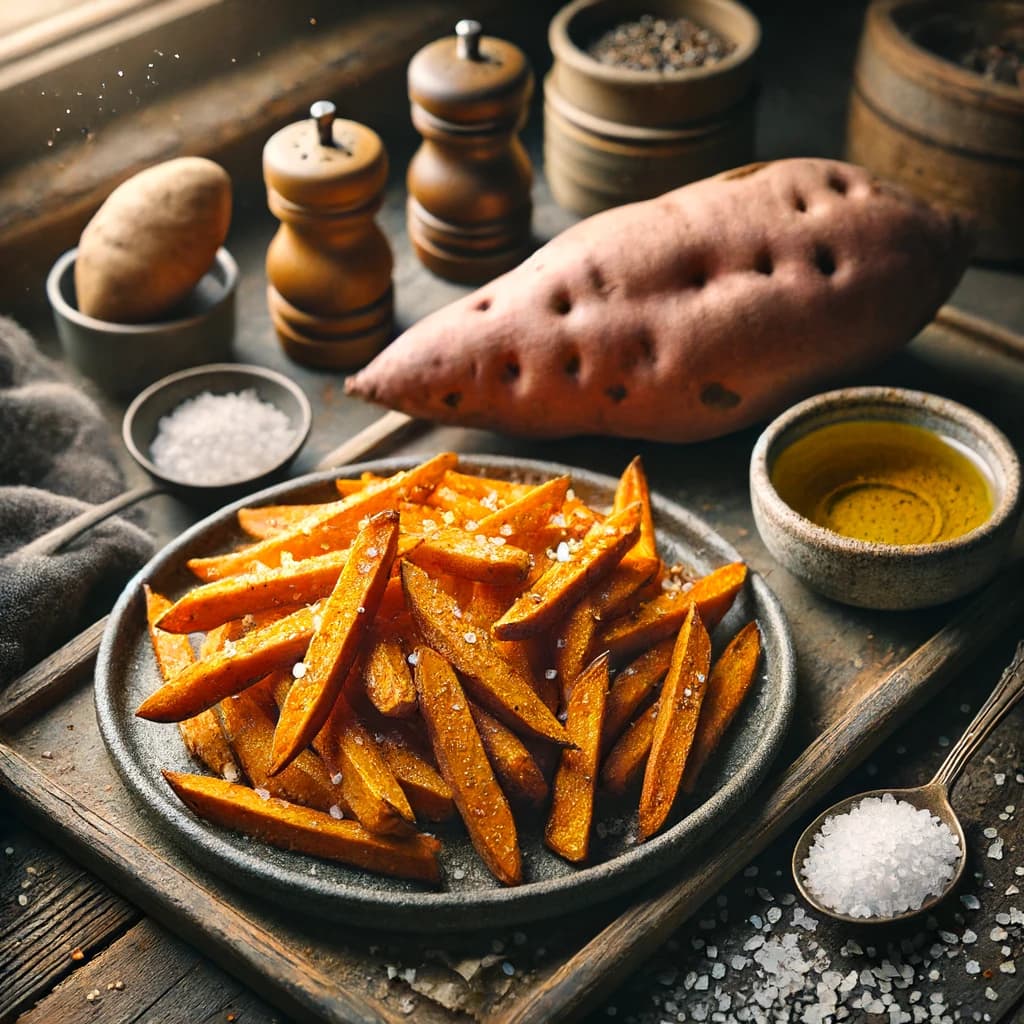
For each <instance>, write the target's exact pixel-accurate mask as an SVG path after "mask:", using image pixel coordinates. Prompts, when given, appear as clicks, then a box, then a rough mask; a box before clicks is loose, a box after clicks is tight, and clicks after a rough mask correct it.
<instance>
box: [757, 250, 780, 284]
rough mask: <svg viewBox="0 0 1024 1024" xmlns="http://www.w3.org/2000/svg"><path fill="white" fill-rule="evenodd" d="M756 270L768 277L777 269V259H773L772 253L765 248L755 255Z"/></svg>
mask: <svg viewBox="0 0 1024 1024" xmlns="http://www.w3.org/2000/svg"><path fill="white" fill-rule="evenodd" d="M754 270H756V271H757V272H758V273H759V274H764V275H765V276H766V277H770V276H771V274H772V273H773V272H774V271H775V261H774V260H773V259H772V254H771V253H770V252H768V251H767V250H766V249H763V250H762V251H761V252H759V253H758V254H757V255H756V256H755V257H754Z"/></svg>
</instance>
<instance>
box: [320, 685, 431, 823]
mask: <svg viewBox="0 0 1024 1024" xmlns="http://www.w3.org/2000/svg"><path fill="white" fill-rule="evenodd" d="M313 744H314V746H315V747H316V749H317V750H318V751H319V752H320V753H321V754H322V756H323V758H324V760H325V761H326V762H327V764H328V766H329V767H330V768H331V769H332V770H333V771H335V772H337V773H340V775H341V791H342V792H343V793H344V794H345V799H346V801H347V802H348V804H349V806H350V807H351V808H352V813H353V814H354V815H355V816H356V818H357V819H358V820H359V822H360V823H361V824H362V825H363V826H364V827H365V828H367V829H369V830H370V831H371V832H377V833H380V834H381V835H406V834H408V833H409V832H411V831H412V823H413V822H414V821H415V820H416V816H415V814H414V813H413V809H412V807H411V806H410V804H409V800H408V798H407V797H406V795H405V792H404V790H403V789H402V787H401V786H400V785H399V783H398V779H397V778H395V774H394V772H393V771H392V770H391V768H390V767H389V766H388V763H387V760H386V759H385V757H384V753H383V751H382V750H381V748H380V746H379V745H378V743H377V740H376V738H375V737H374V736H373V734H372V733H371V732H370V730H369V729H367V728H366V726H364V725H363V723H362V722H360V721H359V719H358V718H357V717H356V715H355V713H354V711H353V710H352V708H351V706H350V705H349V704H348V702H347V701H346V700H345V697H344V696H340V697H339V698H338V700H337V702H336V703H335V705H334V708H333V709H332V711H331V714H330V717H329V718H328V719H327V723H326V724H325V725H324V727H323V729H321V730H320V732H319V733H318V734H317V736H316V737H315V738H314V741H313Z"/></svg>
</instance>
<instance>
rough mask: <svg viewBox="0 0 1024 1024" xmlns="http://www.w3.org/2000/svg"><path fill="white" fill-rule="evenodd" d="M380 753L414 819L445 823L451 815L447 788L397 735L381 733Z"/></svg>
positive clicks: (451, 800)
mask: <svg viewBox="0 0 1024 1024" xmlns="http://www.w3.org/2000/svg"><path fill="white" fill-rule="evenodd" d="M381 750H382V751H383V753H384V760H385V761H387V763H388V767H389V768H390V769H391V770H392V771H393V772H394V773H395V778H396V779H398V784H399V785H400V786H401V787H402V789H403V791H404V792H405V795H406V796H407V797H408V798H409V803H410V805H411V806H412V809H413V811H415V813H416V817H417V818H425V819H426V820H427V821H447V820H448V819H449V818H450V817H451V816H452V815H453V814H454V813H455V801H454V800H453V799H452V788H451V786H449V785H448V783H447V782H445V781H444V779H443V778H442V777H441V775H440V773H439V772H438V770H437V769H436V768H435V767H434V766H433V765H432V764H430V763H429V762H428V761H427V760H426V759H425V758H423V757H422V755H421V754H420V753H419V751H418V750H416V749H415V747H413V746H412V745H411V744H409V743H408V742H407V741H406V740H405V738H404V737H403V736H402V735H401V734H399V733H395V732H391V731H388V732H386V733H384V734H383V737H382V739H381Z"/></svg>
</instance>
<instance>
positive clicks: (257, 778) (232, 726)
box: [211, 690, 349, 813]
mask: <svg viewBox="0 0 1024 1024" xmlns="http://www.w3.org/2000/svg"><path fill="white" fill-rule="evenodd" d="M218 710H219V711H220V717H221V721H222V722H223V723H224V731H225V733H226V734H227V736H228V738H229V740H230V741H231V747H232V749H233V750H234V752H235V753H236V754H237V755H238V760H239V761H240V762H241V765H242V767H243V768H244V769H245V774H246V775H247V776H248V778H249V781H250V782H251V783H252V784H253V786H254V787H255V788H257V789H265V790H266V791H267V792H268V793H270V795H271V796H277V797H280V798H281V799H282V800H288V801H289V802H291V803H293V804H302V805H303V806H305V807H316V808H317V809H318V810H321V811H330V809H331V808H332V807H334V808H336V812H335V813H337V812H338V811H340V812H342V813H348V812H349V807H348V803H347V801H346V800H345V798H344V796H343V795H342V791H341V787H340V786H336V785H334V784H333V783H332V782H331V777H330V774H329V773H328V771H327V768H326V767H325V765H324V763H323V761H321V760H320V758H319V757H317V756H316V754H314V753H313V752H312V751H311V750H304V751H302V753H301V755H300V756H299V757H297V758H296V759H295V760H294V761H293V762H292V763H291V764H290V765H288V767H287V768H285V769H284V771H282V772H280V773H278V774H277V775H270V774H269V769H270V749H271V744H272V743H273V740H274V720H273V719H272V718H271V717H269V716H268V715H267V712H266V709H265V708H264V707H263V706H262V705H261V704H260V702H259V701H257V700H256V699H254V697H253V695H252V693H251V692H250V691H249V690H243V691H242V693H239V694H236V695H235V696H234V697H228V698H227V699H226V700H223V701H221V702H220V704H219V705H218ZM211 713H212V712H211Z"/></svg>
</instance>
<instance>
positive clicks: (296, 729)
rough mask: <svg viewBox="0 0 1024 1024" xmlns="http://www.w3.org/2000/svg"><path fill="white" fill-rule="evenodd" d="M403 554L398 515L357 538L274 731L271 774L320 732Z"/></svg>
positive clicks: (377, 520) (381, 518)
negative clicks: (399, 552) (301, 670)
mask: <svg viewBox="0 0 1024 1024" xmlns="http://www.w3.org/2000/svg"><path fill="white" fill-rule="evenodd" d="M397 550H398V513H397V512H395V511H394V510H390V511H386V512H378V513H377V514H376V515H374V516H373V517H372V518H371V519H370V521H369V522H368V523H367V524H366V526H364V527H363V528H362V529H361V530H360V531H359V533H358V534H357V535H356V539H355V540H354V541H353V542H352V547H351V549H350V551H349V557H348V560H347V561H346V563H345V568H344V569H342V571H341V575H340V576H339V577H338V582H337V583H336V584H335V587H334V590H333V591H332V592H331V596H330V597H329V598H328V599H327V601H326V603H325V604H324V607H323V609H322V611H321V613H320V622H319V624H318V625H317V628H316V632H315V633H314V634H313V638H312V640H310V643H309V649H308V650H307V651H306V656H305V659H304V662H303V664H304V666H305V669H304V671H303V672H302V673H301V674H300V675H299V676H298V677H297V679H296V681H295V683H294V684H293V685H292V688H291V689H290V690H289V691H288V699H287V700H286V701H285V704H284V707H283V708H282V709H281V717H280V718H279V719H278V722H277V729H276V731H275V732H274V751H273V755H272V758H271V760H272V765H271V772H272V773H274V772H278V771H280V770H281V769H282V768H283V767H284V766H285V765H286V764H288V762H289V761H291V759H292V758H293V757H294V756H295V755H296V754H297V753H298V752H299V751H300V750H301V749H302V748H303V747H305V746H307V745H308V744H309V743H310V742H311V741H312V739H313V737H314V736H315V735H316V734H317V733H318V732H319V731H320V727H321V726H322V725H323V724H324V722H325V721H326V720H327V716H328V715H329V714H330V712H331V708H332V707H333V706H334V701H335V699H336V698H337V696H338V694H339V693H340V692H341V687H342V684H343V683H344V681H345V677H346V676H347V675H348V671H349V669H350V668H351V667H352V664H353V663H354V661H355V659H356V656H357V655H358V654H359V650H360V645H361V644H362V642H363V638H364V637H365V636H366V635H367V632H368V631H369V628H370V624H371V623H372V621H373V617H374V615H375V614H376V613H377V606H378V605H379V604H380V601H381V598H382V597H383V596H384V588H385V587H386V586H387V582H388V578H389V577H390V575H391V566H392V564H393V562H394V560H395V554H396V552H397Z"/></svg>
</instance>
